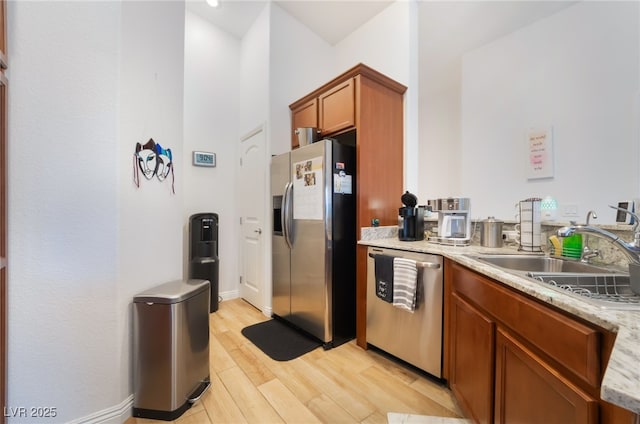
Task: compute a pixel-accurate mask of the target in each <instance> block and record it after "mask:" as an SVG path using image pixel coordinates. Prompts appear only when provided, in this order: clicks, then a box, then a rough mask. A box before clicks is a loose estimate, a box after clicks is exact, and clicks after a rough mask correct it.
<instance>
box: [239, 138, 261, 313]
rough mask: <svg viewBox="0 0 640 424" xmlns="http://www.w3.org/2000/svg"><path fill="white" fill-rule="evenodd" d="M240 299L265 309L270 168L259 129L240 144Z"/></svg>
mask: <svg viewBox="0 0 640 424" xmlns="http://www.w3.org/2000/svg"><path fill="white" fill-rule="evenodd" d="M240 146H241V151H242V153H241V156H240V192H239V199H240V202H239V203H240V234H241V236H240V237H241V240H240V267H241V269H240V297H242V298H243V299H245V300H246V301H248V302H249V303H251V304H252V305H253V306H255V307H256V308H258V309H260V310H263V308H264V306H265V305H264V295H263V293H264V281H265V278H264V276H265V269H264V257H265V255H266V253H265V242H264V240H265V238H266V237H267V236H268V234H267V231H265V227H264V220H265V193H267V192H268V190H267V188H268V187H267V181H268V176H267V164H266V159H265V133H264V129H263V128H262V127H261V128H258V129H256V130H254V131H252V132H251V133H249V134H248V135H246V136H245V137H243V138H242V140H241V142H240Z"/></svg>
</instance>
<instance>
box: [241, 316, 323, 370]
mask: <svg viewBox="0 0 640 424" xmlns="http://www.w3.org/2000/svg"><path fill="white" fill-rule="evenodd" d="M242 334H243V335H244V336H245V337H246V338H247V339H249V340H250V341H251V343H253V344H254V345H256V346H257V347H258V348H259V349H260V350H261V351H263V352H264V353H265V354H267V355H268V356H269V357H270V358H271V359H274V360H276V361H290V360H292V359H295V358H297V357H299V356H302V355H304V354H305V353H308V352H311V351H312V350H313V349H315V348H317V347H319V346H320V345H321V343H320V342H319V341H317V340H315V339H312V338H311V337H309V336H307V335H306V334H303V333H302V332H299V331H297V330H295V329H293V328H291V327H290V326H288V325H287V324H285V323H283V322H281V321H278V320H275V319H271V320H269V321H265V322H260V323H258V324H253V325H250V326H248V327H245V328H243V329H242Z"/></svg>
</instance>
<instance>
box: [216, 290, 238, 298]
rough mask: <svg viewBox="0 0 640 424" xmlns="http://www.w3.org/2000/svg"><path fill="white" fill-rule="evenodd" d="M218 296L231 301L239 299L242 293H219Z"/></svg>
mask: <svg viewBox="0 0 640 424" xmlns="http://www.w3.org/2000/svg"><path fill="white" fill-rule="evenodd" d="M218 295H219V296H220V297H221V298H222V300H231V299H237V298H238V297H240V292H239V291H238V290H229V291H225V292H222V293H218Z"/></svg>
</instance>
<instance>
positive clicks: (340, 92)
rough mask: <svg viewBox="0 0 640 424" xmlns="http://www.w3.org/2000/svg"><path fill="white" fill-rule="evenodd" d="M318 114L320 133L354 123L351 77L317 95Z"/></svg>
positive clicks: (342, 128)
mask: <svg viewBox="0 0 640 424" xmlns="http://www.w3.org/2000/svg"><path fill="white" fill-rule="evenodd" d="M318 116H319V118H320V119H319V120H320V134H321V135H328V134H333V133H336V132H338V131H341V130H344V129H347V128H353V127H354V126H355V125H356V122H355V120H356V118H355V82H354V79H353V78H349V79H348V80H346V81H345V82H343V83H342V84H338V85H337V86H335V87H333V88H332V89H330V90H328V91H327V92H326V93H322V94H321V95H320V96H319V97H318Z"/></svg>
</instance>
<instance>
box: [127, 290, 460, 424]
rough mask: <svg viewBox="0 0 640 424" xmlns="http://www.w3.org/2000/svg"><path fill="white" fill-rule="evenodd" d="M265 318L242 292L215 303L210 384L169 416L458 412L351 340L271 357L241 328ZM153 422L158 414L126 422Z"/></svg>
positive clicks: (233, 418) (426, 384)
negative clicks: (285, 356)
mask: <svg viewBox="0 0 640 424" xmlns="http://www.w3.org/2000/svg"><path fill="white" fill-rule="evenodd" d="M267 319H268V318H267V317H265V316H264V315H263V314H262V313H261V312H260V311H259V310H257V309H255V308H254V307H253V306H251V305H250V304H248V303H246V302H245V301H243V300H241V299H234V300H227V301H224V302H221V303H220V306H219V309H218V311H217V312H215V313H213V314H211V321H210V323H211V329H210V331H211V347H210V367H211V388H210V389H209V390H208V392H207V393H206V394H205V395H204V396H203V397H202V399H201V401H200V402H198V403H196V404H195V405H194V406H193V407H192V408H191V409H189V410H188V411H187V412H185V414H184V415H182V416H181V417H180V418H179V419H177V420H176V421H174V422H175V423H178V424H209V423H283V422H284V423H305V424H306V423H319V422H322V423H371V424H373V423H387V412H397V413H409V414H418V415H434V416H442V417H459V416H461V415H460V411H459V409H458V407H457V405H456V404H455V401H454V399H453V396H452V395H451V393H450V392H449V390H447V389H446V388H444V387H443V386H441V385H440V384H438V383H437V382H434V381H433V380H431V379H429V378H426V377H425V376H423V375H422V374H419V373H417V372H415V371H413V370H410V369H408V368H406V367H403V366H401V365H399V364H397V363H396V362H395V361H392V360H390V359H388V358H387V357H386V356H383V355H381V354H379V353H377V352H374V351H373V350H371V349H370V350H364V349H361V348H360V347H358V346H357V345H356V344H355V341H352V342H349V343H345V344H343V345H341V346H339V347H337V348H334V349H330V350H327V351H325V350H323V349H322V348H321V347H320V348H318V349H316V350H314V351H312V352H310V353H308V354H306V355H304V356H302V357H300V358H297V359H294V360H292V361H288V362H278V361H274V360H272V359H271V358H269V357H268V356H267V355H265V354H264V353H262V351H261V350H260V349H258V348H257V347H255V346H254V345H253V344H252V343H251V342H249V340H247V339H246V338H245V337H244V336H243V335H242V334H241V333H240V330H242V328H244V327H246V326H248V325H251V324H255V323H258V322H261V321H265V320H267ZM162 422H164V421H162ZM151 423H154V424H158V423H161V421H154V420H149V419H140V418H130V419H129V420H127V422H126V424H151Z"/></svg>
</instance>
